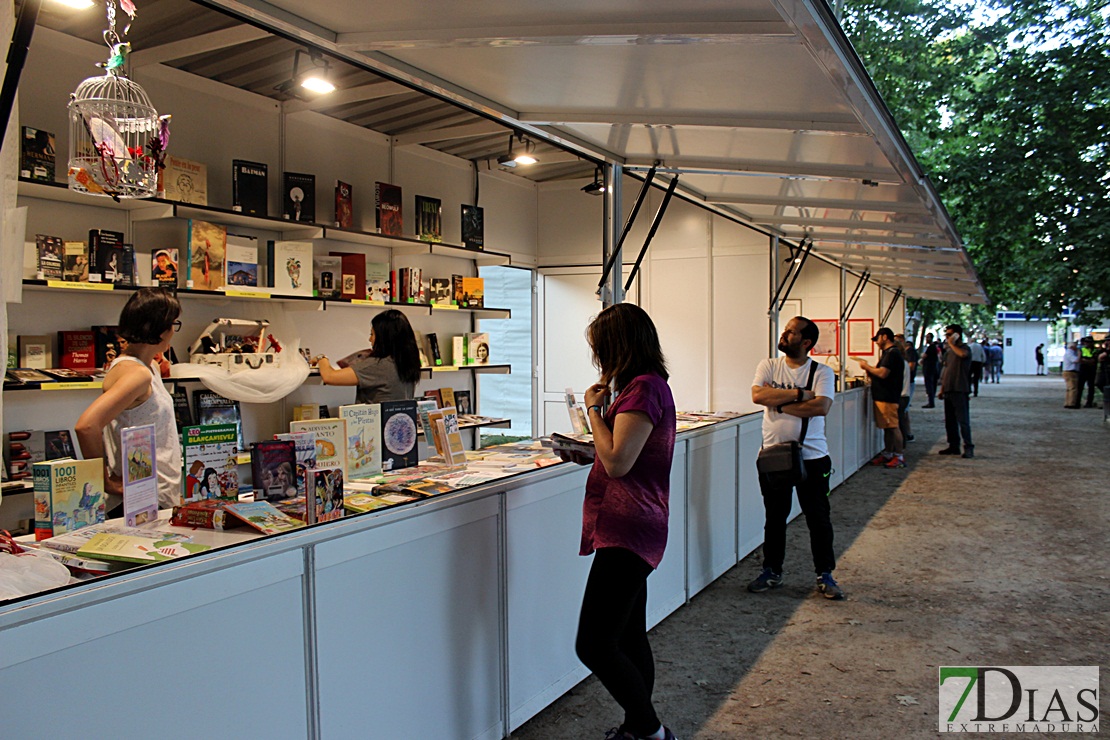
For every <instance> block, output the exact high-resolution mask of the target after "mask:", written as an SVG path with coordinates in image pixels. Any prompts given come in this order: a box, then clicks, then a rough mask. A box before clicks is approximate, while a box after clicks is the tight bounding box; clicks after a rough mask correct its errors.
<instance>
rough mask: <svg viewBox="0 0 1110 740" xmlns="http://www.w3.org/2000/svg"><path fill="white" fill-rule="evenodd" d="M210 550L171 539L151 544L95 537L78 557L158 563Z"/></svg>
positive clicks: (126, 537)
mask: <svg viewBox="0 0 1110 740" xmlns="http://www.w3.org/2000/svg"><path fill="white" fill-rule="evenodd" d="M211 549H212V547H211V546H210V545H200V544H197V543H196V542H179V541H177V540H172V539H161V540H152V539H150V538H148V537H135V536H131V535H125V534H98V535H96V536H95V537H93V538H91V539H90V540H89V541H88V542H86V543H85V544H84V545H82V546H81V549H79V550H78V551H77V554H78V555H80V556H82V557H87V558H93V559H94V560H118V561H120V562H124V563H160V562H163V561H165V560H176V559H177V558H180V557H184V556H186V555H193V554H195V553H198V552H204V551H206V550H211Z"/></svg>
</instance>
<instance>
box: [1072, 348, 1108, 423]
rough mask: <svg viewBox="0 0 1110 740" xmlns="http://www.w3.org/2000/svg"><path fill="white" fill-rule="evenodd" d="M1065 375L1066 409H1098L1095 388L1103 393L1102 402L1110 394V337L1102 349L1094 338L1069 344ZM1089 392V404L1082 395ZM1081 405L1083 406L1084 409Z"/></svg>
mask: <svg viewBox="0 0 1110 740" xmlns="http://www.w3.org/2000/svg"><path fill="white" fill-rule="evenodd" d="M1061 370H1062V371H1063V375H1064V408H1066V409H1078V408H1081V407H1082V408H1088V409H1090V408H1095V389H1096V388H1098V389H1099V391H1100V392H1101V393H1102V398H1103V403H1104V404H1105V402H1106V395H1107V393H1110V387H1108V386H1110V337H1107V338H1106V339H1104V340H1103V342H1102V347H1099V346H1098V345H1097V343H1096V342H1095V338H1094V337H1092V336H1086V337H1083V338H1082V339H1080V340H1079V341H1078V342H1069V343H1068V345H1067V349H1065V350H1064V362H1063V365H1062V366H1061ZM1084 390H1086V392H1087V402H1086V403H1082V401H1083V392H1084ZM1081 404H1082V406H1081Z"/></svg>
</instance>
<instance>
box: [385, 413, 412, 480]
mask: <svg viewBox="0 0 1110 740" xmlns="http://www.w3.org/2000/svg"><path fill="white" fill-rule="evenodd" d="M381 407H382V469H383V470H384V471H386V472H388V471H391V470H400V469H401V468H408V467H412V466H413V465H416V464H417V463H419V462H420V459H419V457H420V455H419V451H418V448H417V445H416V401H385V402H383V403H382V404H381Z"/></svg>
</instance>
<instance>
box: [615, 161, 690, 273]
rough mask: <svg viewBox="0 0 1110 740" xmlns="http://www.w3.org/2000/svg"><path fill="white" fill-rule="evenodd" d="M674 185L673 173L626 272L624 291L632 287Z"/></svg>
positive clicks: (668, 203)
mask: <svg viewBox="0 0 1110 740" xmlns="http://www.w3.org/2000/svg"><path fill="white" fill-rule="evenodd" d="M676 187H678V175H675V176H674V179H672V180H671V184H670V185H668V186H667V192H666V193H665V194H664V195H663V202H662V203H660V204H659V210H657V211H656V212H655V218H653V219H652V221H651V228H650V229H648V234H647V237H646V238H645V239H644V246H642V247H640V253H639V254H638V255H636V261H635V262H634V263H633V264H632V269H631V270H629V272H628V280H627V282H625V284H624V292H625V293H627V292H628V289H629V288H630V287H632V280H633V279H634V278H635V277H636V272H637V271H638V270H639V269H640V263H641V262H643V261H644V255H645V254H647V250H648V247H650V246H651V240H652V239H654V238H655V232H657V231H658V230H659V224H660V223H661V222H662V221H663V214H664V213H666V212H667V206H669V205H670V204H671V197H672V196H673V195H674V189H675V188H676Z"/></svg>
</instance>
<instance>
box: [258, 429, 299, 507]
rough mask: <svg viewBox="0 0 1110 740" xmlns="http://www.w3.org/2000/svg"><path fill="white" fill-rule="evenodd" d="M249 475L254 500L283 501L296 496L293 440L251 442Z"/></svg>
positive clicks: (295, 466) (295, 462) (295, 457)
mask: <svg viewBox="0 0 1110 740" xmlns="http://www.w3.org/2000/svg"><path fill="white" fill-rule="evenodd" d="M251 474H252V476H253V479H254V497H255V500H256V501H283V500H285V499H289V498H294V497H295V496H296V495H297V455H296V445H295V443H294V442H293V441H292V440H280V439H269V440H262V441H261V442H252V443H251Z"/></svg>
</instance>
